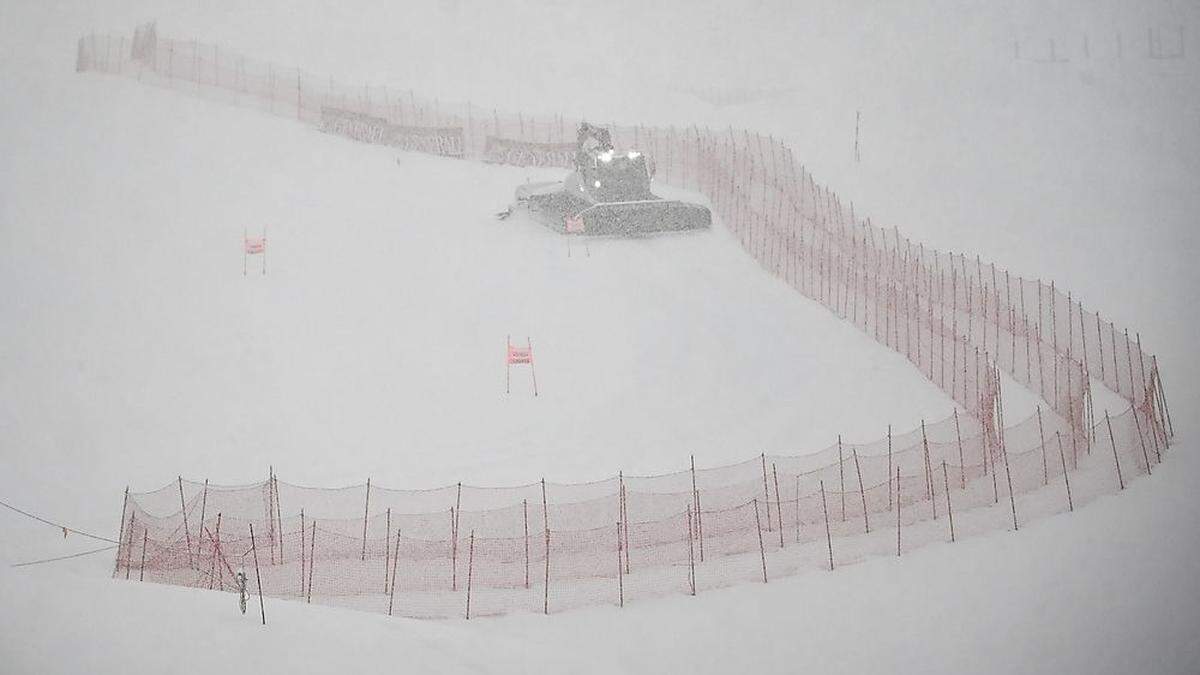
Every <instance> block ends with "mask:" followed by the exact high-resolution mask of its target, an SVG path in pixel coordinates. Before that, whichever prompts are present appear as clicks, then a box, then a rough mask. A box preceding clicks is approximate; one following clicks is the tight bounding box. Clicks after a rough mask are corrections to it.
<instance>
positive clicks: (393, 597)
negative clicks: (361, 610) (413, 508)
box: [388, 527, 400, 616]
mask: <svg viewBox="0 0 1200 675" xmlns="http://www.w3.org/2000/svg"><path fill="white" fill-rule="evenodd" d="M399 561H400V528H398V527H397V528H396V552H395V557H393V558H392V584H391V586H390V588H389V590H388V616H391V615H392V605H393V604H394V603H395V602H396V564H397V563H398V562H399Z"/></svg>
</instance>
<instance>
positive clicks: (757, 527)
mask: <svg viewBox="0 0 1200 675" xmlns="http://www.w3.org/2000/svg"><path fill="white" fill-rule="evenodd" d="M754 531H755V532H756V533H757V534H758V557H759V559H761V560H762V573H763V583H764V584H765V583H767V552H766V549H764V548H763V540H762V521H761V520H760V519H759V517H758V499H757V498H755V499H754Z"/></svg>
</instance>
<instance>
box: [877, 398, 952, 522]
mask: <svg viewBox="0 0 1200 675" xmlns="http://www.w3.org/2000/svg"><path fill="white" fill-rule="evenodd" d="M955 414H956V415H957V414H958V413H957V411H956V412H955ZM887 442H888V510H889V511H891V510H892V425H890V424H889V425H888V432H887Z"/></svg>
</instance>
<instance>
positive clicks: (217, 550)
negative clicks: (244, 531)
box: [208, 511, 304, 592]
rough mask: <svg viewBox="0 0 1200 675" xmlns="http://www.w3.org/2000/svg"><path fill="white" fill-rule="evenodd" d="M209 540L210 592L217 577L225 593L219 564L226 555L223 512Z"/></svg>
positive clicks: (219, 585)
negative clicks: (211, 544)
mask: <svg viewBox="0 0 1200 675" xmlns="http://www.w3.org/2000/svg"><path fill="white" fill-rule="evenodd" d="M209 538H210V539H211V540H212V543H213V559H212V566H211V567H210V568H209V571H208V590H210V591H211V590H212V587H213V576H216V577H217V585H218V587H219V588H220V589H221V590H222V591H223V590H225V577H224V575H223V573H222V572H221V569H222V566H221V565H218V564H217V557H218V556H221V557H222V558H224V554H223V553H221V512H220V511H218V512H217V531H216V532H215V533H212V532H210V533H209ZM303 590H304V589H303V587H301V592H303Z"/></svg>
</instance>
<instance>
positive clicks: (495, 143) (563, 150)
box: [483, 136, 575, 169]
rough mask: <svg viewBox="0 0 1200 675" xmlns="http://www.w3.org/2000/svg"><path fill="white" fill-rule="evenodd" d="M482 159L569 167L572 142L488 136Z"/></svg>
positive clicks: (512, 163)
mask: <svg viewBox="0 0 1200 675" xmlns="http://www.w3.org/2000/svg"><path fill="white" fill-rule="evenodd" d="M483 160H484V161H485V162H494V163H496V164H511V165H514V166H551V167H560V168H564V169H569V168H571V167H572V166H574V164H575V144H574V143H534V142H531V141H518V140H514V139H511V138H499V137H496V136H488V137H487V142H486V144H485V145H484V150H483Z"/></svg>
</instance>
